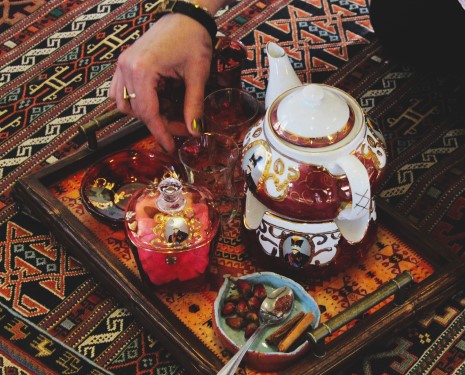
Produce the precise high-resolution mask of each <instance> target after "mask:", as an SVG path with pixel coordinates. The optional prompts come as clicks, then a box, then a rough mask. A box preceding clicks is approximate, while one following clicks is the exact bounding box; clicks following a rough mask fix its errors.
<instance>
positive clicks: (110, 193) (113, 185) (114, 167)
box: [80, 150, 184, 225]
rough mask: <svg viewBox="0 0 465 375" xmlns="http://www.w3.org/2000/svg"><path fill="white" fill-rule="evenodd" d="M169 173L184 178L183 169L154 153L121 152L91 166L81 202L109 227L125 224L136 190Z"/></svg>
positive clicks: (83, 185)
mask: <svg viewBox="0 0 465 375" xmlns="http://www.w3.org/2000/svg"><path fill="white" fill-rule="evenodd" d="M167 171H173V172H176V173H178V174H181V175H183V173H184V170H183V168H182V166H181V165H180V164H179V163H177V162H174V161H173V160H171V159H170V158H169V157H168V156H166V155H164V154H161V153H155V152H150V153H149V152H142V151H138V150H122V151H118V152H116V153H113V154H111V155H108V156H105V157H104V158H102V159H100V160H98V161H97V162H95V163H94V164H93V165H91V166H90V167H89V169H88V170H87V171H86V173H85V174H84V176H83V178H82V182H81V189H80V194H81V199H82V202H83V204H84V207H85V208H86V209H87V211H88V212H89V213H90V214H91V215H92V216H94V217H95V218H97V219H98V220H100V221H103V222H104V223H106V224H110V225H123V223H124V215H125V210H126V205H127V203H128V201H129V199H130V197H131V196H132V195H133V194H134V192H136V191H137V190H139V189H141V188H144V187H146V186H147V185H148V184H149V183H150V182H152V181H153V180H154V179H156V178H161V176H162V175H163V174H165V173H166V172H167Z"/></svg>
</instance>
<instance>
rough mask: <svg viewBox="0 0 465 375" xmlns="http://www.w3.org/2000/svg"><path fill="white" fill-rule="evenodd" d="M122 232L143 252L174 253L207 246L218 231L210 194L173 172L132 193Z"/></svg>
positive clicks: (215, 211)
mask: <svg viewBox="0 0 465 375" xmlns="http://www.w3.org/2000/svg"><path fill="white" fill-rule="evenodd" d="M125 228H126V233H127V235H128V237H129V239H130V241H131V242H132V244H133V245H134V246H136V247H137V248H143V249H144V250H153V251H158V252H167V253H171V252H175V251H187V250H192V249H197V248H199V247H201V246H204V245H206V244H208V243H209V242H210V241H211V240H212V239H213V238H214V237H215V235H216V233H217V231H218V228H219V213H218V210H217V208H216V206H215V203H214V199H213V195H212V193H211V192H210V191H209V190H208V189H206V188H203V187H200V186H195V185H192V184H188V183H183V182H181V181H180V179H179V177H178V176H177V175H176V174H175V173H174V174H173V173H170V174H169V175H167V176H165V177H164V178H162V179H161V180H155V181H154V182H153V183H152V184H150V185H148V186H147V187H146V188H145V189H141V190H139V191H138V192H136V193H135V194H134V195H133V197H132V198H131V200H130V201H129V203H128V206H127V210H126V216H125Z"/></svg>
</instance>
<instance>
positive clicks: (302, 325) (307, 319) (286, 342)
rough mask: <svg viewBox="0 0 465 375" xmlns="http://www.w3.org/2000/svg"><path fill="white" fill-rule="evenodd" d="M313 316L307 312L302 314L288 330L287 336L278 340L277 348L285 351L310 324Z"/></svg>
mask: <svg viewBox="0 0 465 375" xmlns="http://www.w3.org/2000/svg"><path fill="white" fill-rule="evenodd" d="M314 319H315V316H314V315H313V314H312V313H311V312H308V313H306V314H305V315H304V317H303V318H302V319H300V320H299V322H298V323H297V324H296V325H295V326H294V327H293V328H292V329H291V330H290V331H289V333H288V334H287V336H286V337H285V338H284V339H282V340H281V341H280V343H279V344H278V350H279V351H280V352H282V353H283V352H287V350H288V349H289V347H290V346H291V345H292V344H293V343H294V342H295V341H296V340H297V339H298V338H299V337H300V336H301V335H302V334H303V333H304V332H305V331H306V330H307V328H308V327H309V326H310V324H312V322H313V320H314Z"/></svg>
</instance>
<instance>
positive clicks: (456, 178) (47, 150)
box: [0, 0, 465, 374]
mask: <svg viewBox="0 0 465 375" xmlns="http://www.w3.org/2000/svg"><path fill="white" fill-rule="evenodd" d="M147 3H150V2H149V1H138V0H137V1H136V0H127V1H124V0H112V1H107V0H105V1H103V0H102V1H84V2H83V1H81V0H51V1H41V0H30V1H18V0H16V1H15V0H5V1H3V2H2V5H3V8H2V11H3V13H2V14H1V16H0V155H1V159H0V233H1V237H0V281H1V287H0V304H1V305H0V308H1V311H0V313H1V318H2V319H1V320H0V322H1V324H0V329H1V330H2V334H1V335H0V343H1V350H0V368H2V369H7V371H9V372H11V373H15V372H17V373H31V374H41V373H85V374H100V373H108V372H112V373H115V374H162V373H163V374H175V373H179V372H181V371H182V370H181V369H180V367H179V365H178V364H177V362H176V359H175V358H173V357H172V356H171V354H170V353H169V352H167V351H166V349H164V348H163V346H162V345H161V344H160V342H159V341H158V340H157V339H156V338H155V337H153V336H152V335H151V334H150V333H148V332H147V331H146V330H145V329H144V328H143V327H142V326H141V325H140V324H139V323H138V322H137V321H136V320H135V319H134V318H133V317H132V316H131V315H130V314H129V313H128V311H127V310H126V309H125V308H124V307H122V306H121V305H119V304H118V303H117V302H116V301H115V300H113V299H112V298H111V295H108V294H107V293H106V292H104V291H102V290H101V288H100V286H99V285H98V284H97V283H96V282H95V281H94V280H93V279H92V277H91V275H89V274H88V273H87V271H86V270H85V267H83V266H82V265H80V264H79V263H78V262H77V261H76V260H75V259H73V258H72V257H71V256H70V255H69V254H68V253H67V250H66V249H64V248H63V247H62V246H60V245H59V244H58V243H57V242H56V241H55V240H54V238H53V236H50V233H49V231H48V230H47V228H45V227H43V226H42V225H41V224H40V223H38V222H36V221H35V220H33V219H31V218H30V217H28V216H26V215H24V214H22V213H20V212H19V209H18V207H17V206H16V205H15V202H14V201H13V199H12V197H11V194H10V192H11V186H12V184H13V183H14V182H15V181H16V180H17V179H18V178H19V177H21V176H23V175H24V174H26V173H29V172H31V171H34V170H37V169H38V168H40V167H41V166H43V165H44V164H47V163H52V162H54V161H56V160H57V159H62V158H63V157H65V156H66V155H69V154H70V153H72V152H74V151H75V150H76V149H78V148H79V147H82V145H83V143H84V139H83V138H82V137H80V136H79V134H78V131H77V129H78V126H79V125H81V124H83V123H85V122H87V121H88V120H89V119H91V118H94V117H96V116H98V115H99V114H102V113H104V112H106V111H107V110H108V109H109V108H110V107H111V103H110V102H109V101H108V100H107V95H108V87H109V81H110V79H111V76H112V74H113V71H114V63H115V61H116V59H117V56H118V54H119V53H120V52H121V51H122V50H124V48H126V47H127V45H129V44H130V43H131V42H132V41H133V40H134V39H135V38H137V37H138V36H140V35H141V34H142V33H143V32H144V31H145V30H146V29H147V28H148V27H149V26H150V25H151V21H152V18H151V17H152V15H151V13H150V12H148V11H147V10H146V8H145V7H144V5H145V4H147ZM217 23H218V25H219V29H220V31H221V32H223V33H224V34H228V35H231V36H233V37H236V38H238V39H240V40H241V41H242V42H243V43H244V44H245V46H246V47H247V51H248V59H247V61H246V62H245V66H244V71H243V84H244V88H245V89H246V90H247V91H249V92H251V93H253V94H254V95H256V97H258V98H259V99H263V98H264V93H265V87H266V79H267V75H268V70H267V66H268V65H267V59H266V54H265V52H264V45H265V44H266V42H268V41H279V43H280V44H281V45H282V46H283V47H284V48H285V49H286V51H287V52H288V54H289V56H290V59H291V63H292V65H293V67H294V69H295V70H296V72H297V74H298V75H299V77H300V79H301V80H302V81H303V82H326V83H329V84H334V85H336V86H338V87H340V88H341V89H343V90H346V91H348V92H350V93H351V94H352V95H353V96H354V97H355V98H356V99H357V100H358V101H359V103H360V104H361V105H362V107H363V108H364V110H365V111H366V112H367V113H368V114H369V115H370V116H371V117H372V119H373V121H374V122H376V123H377V124H378V126H379V127H380V129H381V130H382V132H383V134H384V135H385V138H386V141H387V144H388V153H389V155H388V158H389V159H388V160H389V163H388V164H387V172H386V180H385V181H384V183H383V185H382V186H381V188H380V192H379V195H380V197H382V198H383V199H385V200H386V201H387V202H388V203H389V204H390V205H391V206H392V207H394V208H396V209H398V210H400V211H401V212H404V213H405V214H406V215H408V217H409V218H410V220H411V221H412V222H413V223H415V224H416V225H417V226H418V227H419V228H420V229H422V230H425V231H427V232H429V233H431V234H432V235H434V237H435V239H436V240H437V241H438V242H439V243H440V245H441V246H443V247H444V249H445V251H448V250H449V251H452V252H453V253H455V254H458V255H462V256H464V257H465V234H464V230H463V228H465V181H464V175H465V173H464V171H465V161H464V155H465V150H464V147H465V146H464V143H465V142H464V133H463V128H464V127H465V126H464V119H465V116H463V112H461V113H460V114H457V113H458V109H460V108H462V109H463V108H465V105H464V101H463V97H464V89H463V87H464V86H463V85H464V81H463V77H462V78H460V77H454V76H452V75H449V74H448V72H444V74H439V75H431V74H427V73H420V72H418V71H415V70H414V69H412V68H411V67H409V66H407V65H404V64H401V63H397V62H395V61H391V60H390V59H389V57H388V56H386V55H385V53H384V52H383V49H382V48H381V47H380V46H379V44H378V43H376V41H375V40H374V38H373V35H372V29H371V26H370V22H369V8H368V1H367V0H353V1H342V0H335V1H333V0H331V1H328V0H305V1H299V0H293V1H290V0H243V1H241V2H238V3H237V4H236V5H235V6H234V7H231V9H230V10H229V11H227V12H225V13H223V14H221V15H220V16H219V18H218V19H217ZM461 79H462V80H461ZM461 85H462V86H461ZM127 122H128V119H123V120H121V121H119V122H117V123H116V124H114V125H112V126H110V127H109V128H107V129H105V130H104V131H102V132H100V133H99V138H101V137H104V136H106V135H107V134H108V133H110V132H112V131H115V130H116V129H118V128H119V127H121V126H124V124H125V123H127ZM4 286H6V288H5V287H4ZM464 304H465V302H464V295H463V294H458V295H457V296H456V297H455V298H452V299H451V300H450V301H449V302H448V303H447V304H445V305H444V306H443V307H442V308H441V309H438V311H436V312H435V313H432V314H431V315H430V316H429V317H425V318H424V319H423V320H421V321H419V322H417V323H416V324H413V325H412V326H411V327H409V328H408V329H406V330H404V331H402V332H400V333H398V334H397V335H396V336H395V337H394V338H393V339H392V340H391V341H389V342H386V343H383V344H382V345H380V346H379V347H378V348H376V350H373V351H370V354H369V355H367V356H366V357H365V358H363V359H362V360H361V361H360V362H359V363H357V364H355V365H354V366H353V367H352V368H351V369H347V370H346V371H344V372H345V373H354V374H362V373H365V374H409V373H412V374H413V373H415V374H418V373H425V372H427V371H429V372H430V373H436V374H446V373H463V372H464V358H465V335H464V334H463V327H464V326H465V323H464V307H465V306H464ZM373 349H375V348H373ZM50 352H53V353H54V354H53V356H52V355H49V353H50ZM52 357H53V359H51V358H52Z"/></svg>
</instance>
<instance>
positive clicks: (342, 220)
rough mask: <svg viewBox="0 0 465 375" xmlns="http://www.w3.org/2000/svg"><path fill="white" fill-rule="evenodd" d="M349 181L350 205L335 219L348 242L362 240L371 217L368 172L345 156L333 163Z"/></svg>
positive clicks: (357, 160) (358, 161) (351, 157)
mask: <svg viewBox="0 0 465 375" xmlns="http://www.w3.org/2000/svg"><path fill="white" fill-rule="evenodd" d="M335 164H336V165H337V166H338V167H339V168H340V169H342V170H343V171H344V173H345V175H346V176H347V179H348V180H349V185H350V191H351V194H352V204H351V205H348V206H347V207H345V208H344V209H343V210H342V211H341V212H340V213H339V215H338V216H337V218H336V219H335V223H336V225H337V227H338V229H339V230H340V232H341V235H342V236H343V237H344V238H345V239H347V240H348V241H349V242H352V243H356V242H359V241H361V240H362V239H363V237H364V236H365V233H366V231H367V229H368V224H369V221H370V215H371V208H372V207H371V204H372V199H371V187H370V179H369V177H368V172H367V170H366V168H365V166H364V165H363V164H362V162H361V161H360V160H359V159H358V158H357V157H356V156H355V155H352V154H350V155H346V156H343V157H341V158H339V159H338V160H336V163H335Z"/></svg>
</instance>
